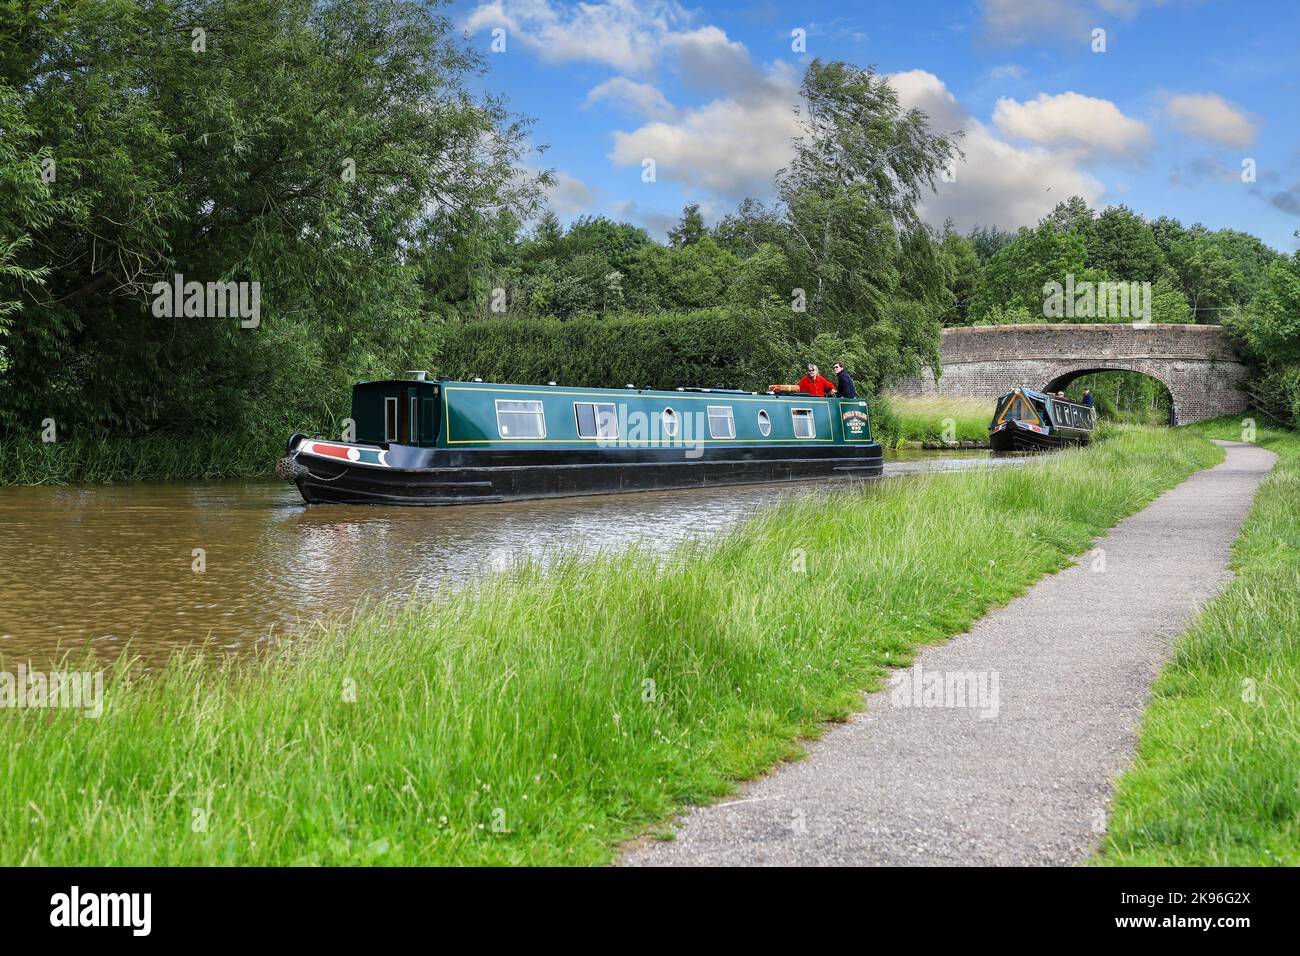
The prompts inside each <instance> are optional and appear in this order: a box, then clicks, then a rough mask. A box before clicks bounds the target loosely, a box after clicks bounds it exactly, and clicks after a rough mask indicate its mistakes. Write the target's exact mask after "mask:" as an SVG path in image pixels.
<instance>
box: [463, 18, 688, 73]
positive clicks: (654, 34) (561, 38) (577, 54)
mask: <svg viewBox="0 0 1300 956" xmlns="http://www.w3.org/2000/svg"><path fill="white" fill-rule="evenodd" d="M690 19H691V17H690V14H689V13H687V11H686V10H684V9H683V8H682V7H681V6H680V5H679V4H677V3H676V2H674V0H607V2H605V3H578V4H575V5H573V6H565V5H562V4H556V3H552V2H551V0H492V2H490V3H483V4H480V5H479V6H477V7H475V8H474V10H473V11H471V12H470V15H469V17H468V18H467V19H466V21H465V24H464V27H465V30H466V31H468V32H470V33H477V32H479V31H480V30H491V29H494V28H496V27H501V28H504V29H505V31H506V51H507V52H509V50H510V45H511V44H512V43H520V44H523V46H524V47H525V48H527V49H529V50H532V51H534V52H535V53H537V54H538V55H539V56H540V57H542V59H544V60H548V61H550V62H553V63H560V62H564V61H567V60H589V61H592V62H596V63H604V64H606V65H607V66H611V67H613V68H614V69H616V70H622V71H625V72H629V73H645V72H648V71H650V70H652V69H654V67H655V66H656V65H657V63H658V61H659V55H660V51H661V50H662V48H663V47H664V45H665V43H666V42H667V41H668V39H669V38H670V37H671V36H672V35H673V34H675V33H678V32H680V30H681V29H682V28H684V27H685V26H686V25H688V24H689V21H690Z"/></svg>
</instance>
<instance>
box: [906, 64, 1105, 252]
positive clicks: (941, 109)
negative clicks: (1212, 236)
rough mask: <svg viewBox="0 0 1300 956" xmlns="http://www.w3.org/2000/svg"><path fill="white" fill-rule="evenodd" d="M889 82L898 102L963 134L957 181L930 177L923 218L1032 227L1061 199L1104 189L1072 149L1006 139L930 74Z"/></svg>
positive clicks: (1093, 197) (1089, 196)
mask: <svg viewBox="0 0 1300 956" xmlns="http://www.w3.org/2000/svg"><path fill="white" fill-rule="evenodd" d="M890 82H891V83H893V84H894V87H895V89H897V90H898V95H899V100H900V101H901V102H902V104H903V105H904V106H906V107H909V108H910V107H916V108H918V109H921V110H924V111H925V112H926V113H927V114H929V115H930V117H931V118H932V119H933V120H934V121H935V124H936V125H937V126H938V128H940V129H943V130H945V131H948V130H952V129H957V128H960V129H963V130H964V131H965V133H966V135H965V136H964V137H963V138H962V140H961V142H960V145H961V149H962V152H963V153H964V154H965V158H964V159H963V160H961V161H959V162H958V163H957V165H956V167H955V172H956V179H955V180H954V181H953V182H939V183H936V191H935V193H934V194H933V195H929V196H926V197H925V198H924V200H923V202H922V203H921V210H920V211H921V215H922V216H923V217H924V218H925V220H926V221H927V222H930V223H932V224H935V225H939V224H941V223H943V221H944V220H945V219H949V218H951V219H952V220H953V222H954V223H955V224H956V226H957V228H958V229H961V230H965V229H969V228H970V227H971V226H974V225H977V224H983V225H997V226H1000V227H1002V228H1004V229H1012V228H1015V227H1017V226H1032V225H1034V224H1035V223H1037V222H1038V220H1040V219H1041V218H1042V217H1043V216H1044V215H1046V214H1047V213H1049V212H1050V211H1051V210H1052V207H1053V206H1055V205H1056V204H1057V203H1058V202H1060V201H1061V200H1063V199H1068V198H1069V197H1070V196H1072V195H1080V196H1082V197H1083V198H1084V199H1086V200H1087V201H1088V202H1089V204H1095V203H1096V202H1097V201H1098V200H1099V199H1100V198H1101V196H1102V194H1103V193H1104V192H1105V186H1104V185H1103V184H1102V183H1101V181H1100V180H1098V179H1097V178H1096V177H1095V176H1092V175H1091V174H1089V173H1088V172H1086V171H1085V170H1083V169H1081V168H1080V166H1079V163H1080V161H1081V158H1082V157H1081V154H1080V152H1079V150H1077V149H1049V148H1046V147H1044V146H1032V147H1028V148H1026V147H1021V146H1015V145H1013V144H1011V143H1008V142H1007V141H1005V140H1003V139H1001V138H1000V137H999V136H998V135H997V133H996V132H995V131H994V130H993V129H992V128H990V127H989V126H987V125H986V124H984V123H981V122H980V121H979V120H977V119H975V118H974V117H973V116H970V115H969V114H967V113H966V111H965V110H964V109H962V107H961V104H959V103H958V102H957V100H956V99H955V98H954V97H953V95H952V93H950V92H949V91H948V88H947V87H946V86H945V85H944V83H943V81H942V80H940V79H939V78H938V77H937V76H935V75H934V74H933V73H927V72H926V71H924V70H911V71H909V72H907V73H898V74H894V75H892V76H891V77H890Z"/></svg>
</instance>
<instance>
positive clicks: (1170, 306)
mask: <svg viewBox="0 0 1300 956" xmlns="http://www.w3.org/2000/svg"><path fill="white" fill-rule="evenodd" d="M1151 321H1152V322H1165V323H1172V324H1177V325H1185V324H1187V323H1189V322H1191V321H1192V307H1191V306H1190V305H1188V304H1187V297H1186V296H1184V295H1183V293H1182V292H1181V291H1180V290H1179V289H1178V287H1177V286H1176V285H1175V284H1174V282H1173V280H1171V279H1170V278H1169V276H1168V275H1162V276H1161V277H1160V278H1159V279H1158V280H1157V281H1156V284H1155V285H1154V286H1153V287H1152V288H1151Z"/></svg>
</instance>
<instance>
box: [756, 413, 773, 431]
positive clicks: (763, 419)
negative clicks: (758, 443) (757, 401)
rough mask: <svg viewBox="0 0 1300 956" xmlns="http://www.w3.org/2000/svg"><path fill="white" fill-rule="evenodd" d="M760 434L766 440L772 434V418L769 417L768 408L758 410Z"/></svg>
mask: <svg viewBox="0 0 1300 956" xmlns="http://www.w3.org/2000/svg"><path fill="white" fill-rule="evenodd" d="M758 433H759V434H760V435H762V436H763V437H764V438H766V437H767V436H768V435H770V434H772V416H770V415H768V413H767V409H766V408H760V409H759V410H758Z"/></svg>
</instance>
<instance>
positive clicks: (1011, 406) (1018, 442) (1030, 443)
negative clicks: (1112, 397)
mask: <svg viewBox="0 0 1300 956" xmlns="http://www.w3.org/2000/svg"><path fill="white" fill-rule="evenodd" d="M1096 426H1097V414H1096V412H1095V411H1094V410H1093V408H1092V406H1090V405H1083V404H1080V403H1079V402H1068V401H1066V400H1065V399H1063V398H1060V397H1058V396H1055V395H1048V394H1047V393H1046V392H1039V391H1035V390H1034V389H1032V388H1013V389H1012V390H1011V391H1009V392H1007V393H1006V394H1005V395H1001V396H999V397H998V402H997V406H996V407H995V408H994V410H993V421H992V422H990V423H989V445H990V446H992V448H993V450H994V451H1050V450H1052V449H1055V448H1061V447H1063V446H1065V445H1083V444H1087V442H1088V439H1089V438H1090V437H1092V430H1093V429H1094V428H1096Z"/></svg>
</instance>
